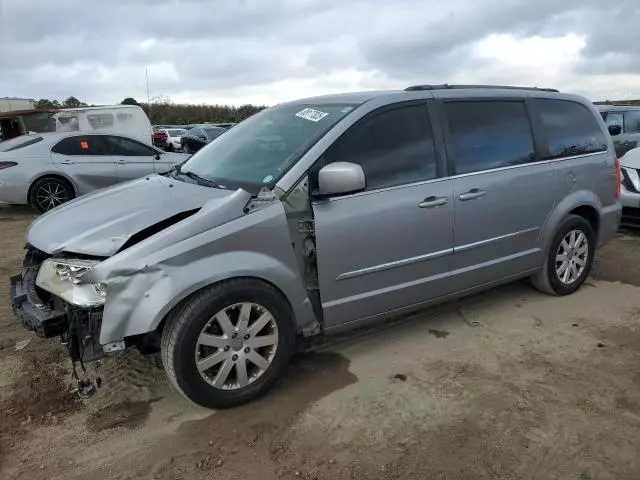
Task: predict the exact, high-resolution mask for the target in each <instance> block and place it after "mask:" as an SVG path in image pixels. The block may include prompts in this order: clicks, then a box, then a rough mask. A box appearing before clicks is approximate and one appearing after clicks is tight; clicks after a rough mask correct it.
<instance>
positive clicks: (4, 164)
mask: <svg viewBox="0 0 640 480" xmlns="http://www.w3.org/2000/svg"><path fill="white" fill-rule="evenodd" d="M16 165H18V164H17V163H16V162H0V170H2V169H4V168H9V167H15V166H16Z"/></svg>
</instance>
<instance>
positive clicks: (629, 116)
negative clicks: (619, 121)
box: [624, 110, 640, 133]
mask: <svg viewBox="0 0 640 480" xmlns="http://www.w3.org/2000/svg"><path fill="white" fill-rule="evenodd" d="M624 125H625V128H624V132H625V133H640V110H630V111H628V112H624Z"/></svg>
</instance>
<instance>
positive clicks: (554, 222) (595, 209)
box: [539, 190, 602, 258]
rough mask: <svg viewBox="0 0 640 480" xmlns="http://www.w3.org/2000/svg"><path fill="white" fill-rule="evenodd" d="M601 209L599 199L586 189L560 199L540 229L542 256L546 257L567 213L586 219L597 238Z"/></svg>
mask: <svg viewBox="0 0 640 480" xmlns="http://www.w3.org/2000/svg"><path fill="white" fill-rule="evenodd" d="M601 211H602V203H601V202H600V199H599V198H598V197H597V195H595V194H594V193H593V192H590V191H587V190H581V191H577V192H573V193H572V194H571V195H568V196H566V197H565V198H564V199H562V201H560V202H559V203H558V204H557V205H556V206H555V208H554V209H553V211H552V212H551V213H550V214H549V217H548V218H547V220H546V221H545V223H544V225H543V226H542V229H541V230H540V236H539V245H541V247H542V250H543V253H544V258H546V254H547V252H548V249H549V246H550V245H551V242H552V241H553V237H554V236H555V233H556V231H557V229H558V227H559V226H560V224H561V223H562V221H563V220H564V219H565V218H566V217H567V215H578V216H580V217H582V218H584V219H585V220H587V221H588V222H589V224H590V225H591V227H592V228H593V231H594V233H595V234H596V238H598V232H599V229H600V212H601Z"/></svg>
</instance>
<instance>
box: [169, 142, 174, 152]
mask: <svg viewBox="0 0 640 480" xmlns="http://www.w3.org/2000/svg"><path fill="white" fill-rule="evenodd" d="M174 150H175V149H174V148H173V143H170V144H169V145H167V152H173V151H174Z"/></svg>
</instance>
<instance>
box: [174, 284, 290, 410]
mask: <svg viewBox="0 0 640 480" xmlns="http://www.w3.org/2000/svg"><path fill="white" fill-rule="evenodd" d="M295 335H296V334H295V328H294V319H293V314H292V312H291V308H290V307H289V304H288V302H287V300H286V299H285V298H284V297H283V296H282V294H281V293H280V292H279V291H277V290H276V289H275V288H274V287H273V286H271V285H269V284H267V283H264V282H261V281H258V280H253V279H238V280H230V281H227V282H222V283H220V284H217V285H214V286H212V287H209V288H206V289H204V290H201V291H200V292H198V293H196V294H195V295H193V296H192V297H191V298H189V299H188V300H186V301H185V302H184V303H183V304H182V305H181V306H180V307H179V308H178V309H177V310H176V311H175V312H174V314H173V315H172V316H171V317H170V318H169V319H168V320H167V324H166V326H165V328H164V331H163V334H162V360H163V363H164V367H165V370H166V372H167V375H168V377H169V379H170V380H171V382H172V383H173V385H174V386H175V387H176V388H177V389H178V390H179V391H180V392H182V393H183V394H184V395H185V396H186V397H187V398H188V399H190V400H191V401H193V402H195V403H197V404H199V405H202V406H204V407H208V408H226V407H232V406H235V405H239V404H241V403H244V402H248V401H250V400H253V399H255V398H257V397H259V396H260V395H262V394H264V393H265V392H266V391H267V390H268V389H269V388H271V387H272V386H273V384H274V383H275V382H276V381H277V380H278V378H279V377H280V376H281V375H282V374H283V373H284V371H285V370H286V368H287V365H288V364H289V360H290V358H291V355H292V353H293V350H294V347H295Z"/></svg>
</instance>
